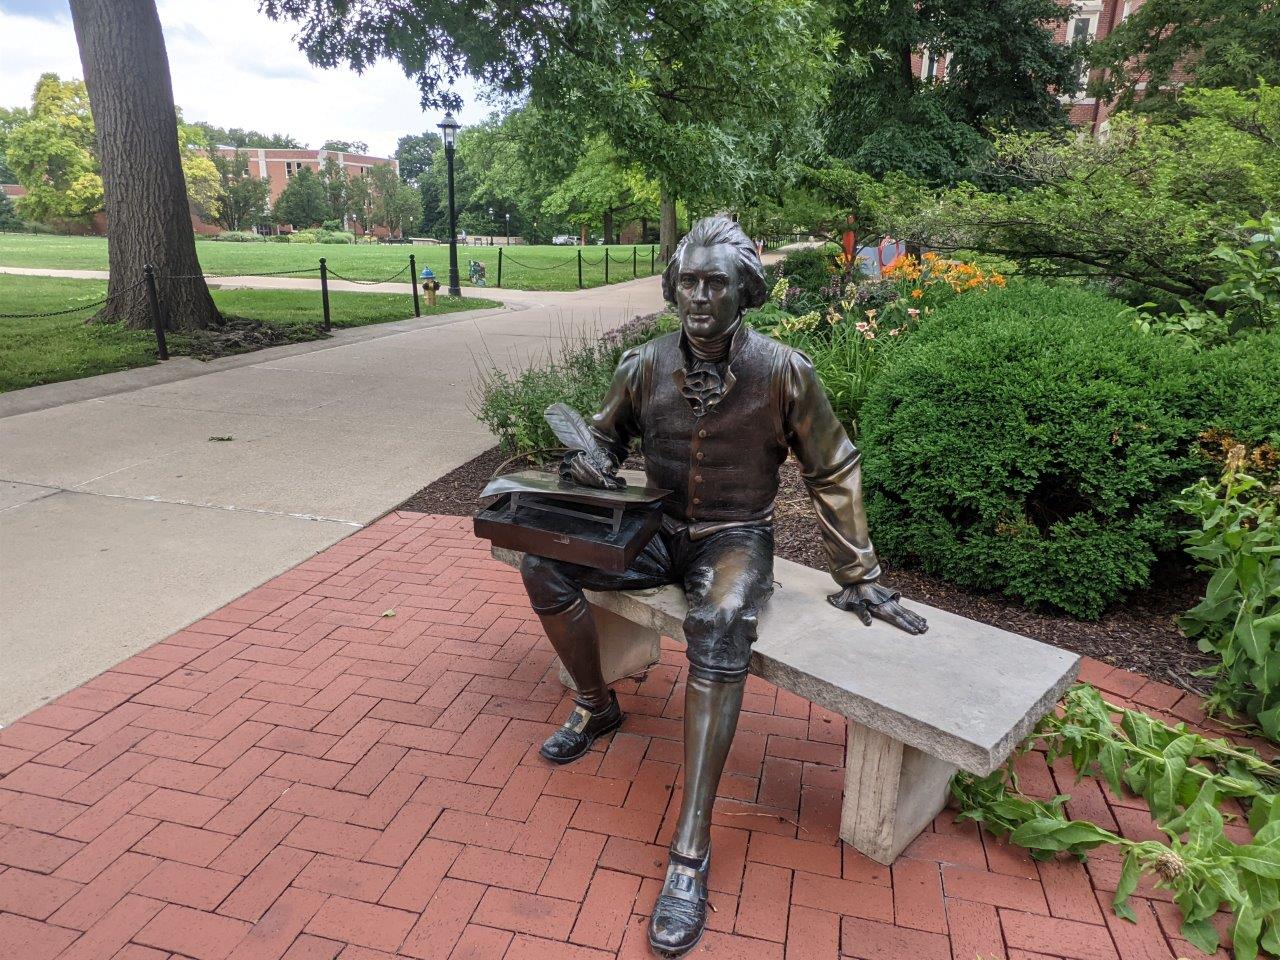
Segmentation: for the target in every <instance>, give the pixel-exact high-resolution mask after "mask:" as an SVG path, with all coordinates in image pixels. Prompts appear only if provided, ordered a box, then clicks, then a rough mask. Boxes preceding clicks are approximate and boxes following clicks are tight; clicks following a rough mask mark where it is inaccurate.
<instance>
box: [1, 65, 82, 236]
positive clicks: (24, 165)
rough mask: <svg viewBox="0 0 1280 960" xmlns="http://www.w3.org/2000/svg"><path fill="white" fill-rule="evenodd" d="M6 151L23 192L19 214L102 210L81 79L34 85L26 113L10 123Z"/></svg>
mask: <svg viewBox="0 0 1280 960" xmlns="http://www.w3.org/2000/svg"><path fill="white" fill-rule="evenodd" d="M8 123H9V124H10V126H9V129H8V131H7V133H5V140H4V150H5V157H6V160H7V163H8V165H9V166H10V168H11V169H12V171H13V173H14V176H15V177H16V179H17V181H18V183H20V184H22V186H24V187H26V188H27V194H26V196H24V197H22V198H21V199H20V200H19V201H18V209H19V210H20V211H21V213H22V215H23V216H24V217H27V218H29V219H32V220H39V221H44V220H50V219H55V218H64V217H65V218H69V219H82V218H86V217H89V216H91V215H92V214H94V213H97V212H98V211H99V210H101V209H102V177H101V176H100V175H99V173H98V161H97V159H96V158H95V156H94V152H93V151H94V126H93V115H92V113H91V112H90V110H89V93H88V91H87V90H86V88H85V85H84V83H82V82H81V81H79V80H61V79H60V78H59V77H58V75H57V74H55V73H46V74H43V75H41V77H40V79H39V80H38V81H36V87H35V92H34V94H33V95H32V103H31V109H30V110H22V111H14V112H13V113H11V114H10V116H9V118H8Z"/></svg>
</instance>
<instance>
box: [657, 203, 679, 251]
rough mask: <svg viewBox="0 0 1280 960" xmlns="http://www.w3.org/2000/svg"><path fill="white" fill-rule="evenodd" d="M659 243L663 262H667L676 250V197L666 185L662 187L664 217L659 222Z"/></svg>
mask: <svg viewBox="0 0 1280 960" xmlns="http://www.w3.org/2000/svg"><path fill="white" fill-rule="evenodd" d="M658 245H659V247H661V249H662V262H663V263H666V262H667V261H668V260H670V259H671V255H672V254H673V253H675V252H676V198H675V195H674V194H673V193H671V191H670V190H668V189H667V188H666V187H663V188H662V219H661V220H660V221H659V224H658Z"/></svg>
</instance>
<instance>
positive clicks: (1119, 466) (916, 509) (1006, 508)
mask: <svg viewBox="0 0 1280 960" xmlns="http://www.w3.org/2000/svg"><path fill="white" fill-rule="evenodd" d="M1117 314H1118V307H1117V304H1116V302H1115V301H1114V300H1110V299H1108V298H1105V297H1102V296H1099V295H1097V294H1093V293H1090V292H1088V291H1085V290H1083V289H1080V288H1076V287H1049V286H1045V285H1043V284H1039V283H1033V282H1010V283H1009V285H1008V287H1007V288H1006V289H1003V290H998V289H996V290H991V291H989V292H987V293H986V294H984V295H982V296H975V297H958V298H956V299H955V300H953V301H951V302H950V303H948V304H946V305H945V306H944V307H943V308H941V309H939V310H938V311H936V312H935V313H934V314H933V316H932V317H930V318H929V320H928V322H926V323H924V324H923V325H922V326H921V328H920V329H919V330H918V331H917V332H916V333H915V334H913V335H912V337H910V338H909V339H908V342H906V343H905V344H903V348H902V349H901V350H898V351H895V352H894V355H893V356H892V357H891V359H890V360H889V362H888V364H887V365H886V367H885V368H884V370H883V371H882V372H881V374H880V376H878V377H877V378H876V379H875V381H874V383H873V384H872V386H871V391H870V394H869V396H868V398H867V401H866V405H865V406H864V408H863V411H862V418H861V419H862V445H863V448H864V453H865V456H866V468H865V470H866V478H867V480H866V482H867V485H868V513H869V518H870V522H871V530H872V533H873V537H874V540H875V543H876V546H877V548H878V549H880V550H881V551H882V552H883V553H884V554H885V556H887V557H889V558H892V559H895V560H900V561H902V560H910V561H916V562H918V563H919V564H920V565H921V566H922V567H923V568H924V569H925V570H927V571H929V572H932V573H935V574H938V575H940V576H942V577H945V578H946V579H947V580H950V581H951V582H953V583H957V584H961V585H965V586H972V587H979V588H984V589H990V590H997V591H1000V592H1002V593H1004V594H1005V595H1007V596H1010V597H1013V598H1016V599H1018V600H1020V601H1023V602H1025V603H1027V604H1028V605H1030V606H1052V607H1056V608H1059V609H1062V610H1065V611H1067V612H1068V613H1071V614H1074V615H1076V616H1079V617H1086V618H1094V617H1097V616H1098V615H1099V614H1101V612H1102V610H1103V609H1104V607H1105V606H1106V605H1107V604H1108V603H1110V602H1112V601H1114V600H1116V599H1117V598H1119V597H1121V596H1122V595H1123V594H1124V593H1125V592H1126V591H1128V590H1131V589H1134V588H1137V587H1141V586H1143V585H1145V584H1146V583H1147V582H1148V579H1149V574H1150V570H1151V566H1152V564H1153V562H1154V561H1155V559H1156V555H1157V553H1159V552H1161V551H1164V550H1167V549H1171V548H1173V547H1175V546H1176V545H1177V534H1176V529H1177V526H1178V522H1177V520H1176V514H1175V508H1174V507H1173V504H1172V499H1173V497H1174V496H1175V495H1176V494H1177V492H1178V491H1179V490H1181V489H1182V488H1183V487H1184V486H1186V484H1187V483H1188V482H1190V481H1191V480H1192V479H1194V477H1195V475H1196V473H1197V470H1196V469H1195V463H1194V462H1193V460H1192V456H1191V454H1190V452H1189V451H1190V446H1191V444H1190V439H1191V438H1192V437H1193V436H1194V434H1195V432H1196V431H1195V427H1196V424H1195V421H1194V419H1193V418H1192V417H1190V416H1188V415H1187V412H1186V408H1187V405H1188V401H1189V400H1190V398H1191V396H1192V391H1191V390H1190V386H1191V382H1192V376H1191V374H1192V371H1191V370H1190V369H1189V367H1190V362H1191V361H1190V355H1189V354H1187V353H1186V352H1185V351H1181V350H1179V349H1178V348H1177V347H1176V346H1174V345H1173V344H1171V343H1169V342H1168V341H1167V340H1165V339H1164V338H1159V337H1150V336H1143V335H1142V334H1140V333H1137V332H1135V331H1134V330H1132V329H1130V327H1129V326H1128V325H1127V324H1126V323H1125V322H1124V321H1123V320H1121V319H1119V318H1118V316H1117Z"/></svg>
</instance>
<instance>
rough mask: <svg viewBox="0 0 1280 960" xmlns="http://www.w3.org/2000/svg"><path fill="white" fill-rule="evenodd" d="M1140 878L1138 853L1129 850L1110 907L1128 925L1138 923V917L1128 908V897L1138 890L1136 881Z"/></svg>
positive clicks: (1140, 869) (1131, 908) (1140, 870)
mask: <svg viewBox="0 0 1280 960" xmlns="http://www.w3.org/2000/svg"><path fill="white" fill-rule="evenodd" d="M1141 876H1142V868H1141V866H1140V865H1139V863H1138V851H1137V850H1133V849H1131V850H1130V851H1129V852H1128V853H1127V854H1125V858H1124V866H1123V867H1121V868H1120V880H1119V882H1118V883H1117V884H1116V895H1115V897H1113V898H1112V900H1111V907H1112V909H1113V910H1115V912H1116V916H1117V917H1122V918H1123V919H1125V920H1128V921H1129V922H1130V923H1137V922H1138V915H1137V914H1135V913H1134V912H1133V907H1131V906H1129V897H1130V896H1131V895H1132V894H1133V891H1135V890H1137V889H1138V880H1139V878H1140V877H1141Z"/></svg>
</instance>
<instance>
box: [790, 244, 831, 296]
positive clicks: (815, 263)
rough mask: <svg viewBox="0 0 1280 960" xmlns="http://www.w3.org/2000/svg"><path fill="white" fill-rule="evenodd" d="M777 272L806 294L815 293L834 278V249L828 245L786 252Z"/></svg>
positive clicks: (829, 283) (828, 285)
mask: <svg viewBox="0 0 1280 960" xmlns="http://www.w3.org/2000/svg"><path fill="white" fill-rule="evenodd" d="M778 272H779V274H780V275H781V276H784V277H786V278H787V283H788V284H789V285H790V286H793V287H799V288H800V289H801V290H803V291H804V292H805V293H808V294H817V293H818V292H819V291H820V290H822V289H823V288H824V287H830V286H831V284H832V283H833V282H834V281H835V280H836V277H837V273H838V267H837V264H836V250H835V248H834V247H829V246H821V247H804V248H802V249H800V250H795V251H793V252H791V253H789V254H787V257H786V259H785V260H783V261H782V263H781V265H780V266H779V267H778Z"/></svg>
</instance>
